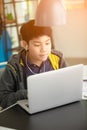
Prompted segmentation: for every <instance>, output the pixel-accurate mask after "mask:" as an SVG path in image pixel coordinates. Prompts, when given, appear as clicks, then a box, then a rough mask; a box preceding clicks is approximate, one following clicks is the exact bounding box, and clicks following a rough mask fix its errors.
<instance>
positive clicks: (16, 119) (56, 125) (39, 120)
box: [0, 100, 87, 130]
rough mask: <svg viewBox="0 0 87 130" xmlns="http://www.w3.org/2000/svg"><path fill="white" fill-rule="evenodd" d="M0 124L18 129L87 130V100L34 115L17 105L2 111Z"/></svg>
mask: <svg viewBox="0 0 87 130" xmlns="http://www.w3.org/2000/svg"><path fill="white" fill-rule="evenodd" d="M0 126H4V127H9V128H13V129H17V130H87V100H86V101H79V102H75V103H72V104H68V105H64V106H61V107H57V108H54V109H50V110H47V111H44V112H40V113H37V114H33V115H30V114H28V113H27V112H26V111H25V110H23V109H22V108H21V107H20V106H18V105H15V106H14V107H12V108H10V109H8V110H6V111H4V112H2V113H0Z"/></svg>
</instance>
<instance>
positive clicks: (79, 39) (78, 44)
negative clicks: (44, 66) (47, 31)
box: [53, 9, 87, 58]
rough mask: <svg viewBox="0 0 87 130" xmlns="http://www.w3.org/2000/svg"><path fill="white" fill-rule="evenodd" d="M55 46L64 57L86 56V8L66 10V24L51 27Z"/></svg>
mask: <svg viewBox="0 0 87 130" xmlns="http://www.w3.org/2000/svg"><path fill="white" fill-rule="evenodd" d="M53 36H54V43H55V48H56V49H58V50H60V51H62V52H63V54H64V56H65V57H82V58H87V10H86V9H78V10H69V11H67V24H66V25H63V26H58V27H54V28H53Z"/></svg>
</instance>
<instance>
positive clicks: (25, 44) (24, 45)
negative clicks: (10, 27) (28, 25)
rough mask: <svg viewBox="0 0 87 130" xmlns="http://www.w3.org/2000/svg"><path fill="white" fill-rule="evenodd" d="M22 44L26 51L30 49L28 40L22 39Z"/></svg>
mask: <svg viewBox="0 0 87 130" xmlns="http://www.w3.org/2000/svg"><path fill="white" fill-rule="evenodd" d="M20 44H21V47H23V48H24V49H25V50H26V51H27V50H28V44H27V42H26V41H24V40H22V41H21V42H20Z"/></svg>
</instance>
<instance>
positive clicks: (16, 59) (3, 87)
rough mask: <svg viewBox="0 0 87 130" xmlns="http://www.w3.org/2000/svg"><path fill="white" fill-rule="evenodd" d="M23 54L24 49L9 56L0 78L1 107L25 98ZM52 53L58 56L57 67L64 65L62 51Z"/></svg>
mask: <svg viewBox="0 0 87 130" xmlns="http://www.w3.org/2000/svg"><path fill="white" fill-rule="evenodd" d="M23 54H25V51H24V50H22V51H21V52H20V53H18V54H15V55H13V56H12V57H11V59H10V60H9V61H8V64H7V66H6V68H5V70H4V72H3V74H2V76H1V78H0V106H1V107H2V108H6V107H8V106H10V105H12V104H14V103H16V101H18V100H21V99H26V98H27V85H26V77H25V75H24V64H23V61H21V60H22V57H23ZM52 54H53V55H54V56H56V57H58V58H59V62H58V63H57V64H58V66H59V68H63V67H66V62H65V60H64V59H63V55H62V53H60V52H58V51H54V50H53V51H52ZM53 64H54V62H53Z"/></svg>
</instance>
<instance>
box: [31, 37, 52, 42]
mask: <svg viewBox="0 0 87 130" xmlns="http://www.w3.org/2000/svg"><path fill="white" fill-rule="evenodd" d="M49 40H50V37H49V36H40V37H37V38H33V39H32V42H33V43H35V42H38V43H41V42H47V41H49Z"/></svg>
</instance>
